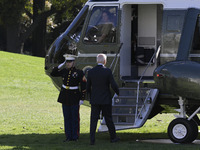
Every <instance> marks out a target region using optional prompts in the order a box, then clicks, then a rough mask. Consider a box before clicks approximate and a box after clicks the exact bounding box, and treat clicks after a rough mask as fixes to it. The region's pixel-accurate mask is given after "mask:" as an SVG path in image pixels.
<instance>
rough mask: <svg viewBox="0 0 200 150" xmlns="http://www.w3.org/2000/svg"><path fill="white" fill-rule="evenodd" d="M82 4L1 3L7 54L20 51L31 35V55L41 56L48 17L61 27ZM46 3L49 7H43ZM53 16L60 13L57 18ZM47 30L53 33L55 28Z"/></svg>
mask: <svg viewBox="0 0 200 150" xmlns="http://www.w3.org/2000/svg"><path fill="white" fill-rule="evenodd" d="M11 1H12V2H11ZM85 1H86V0H81V1H74V0H62V1H60V0H29V1H27V0H10V1H8V0H1V1H0V20H2V22H3V23H2V24H3V25H4V27H5V28H6V31H7V40H6V41H7V46H6V49H7V51H10V52H15V53H20V52H22V51H23V44H24V42H25V41H26V39H28V38H29V37H30V36H31V35H32V37H31V38H32V42H33V43H32V45H34V49H33V50H32V53H33V55H35V56H44V54H45V49H46V47H45V41H46V40H45V35H46V20H47V18H48V17H49V16H51V18H53V19H52V21H53V24H57V27H59V26H62V24H64V23H66V22H70V21H71V20H72V19H73V18H74V17H75V15H76V14H77V13H78V12H79V11H80V8H81V7H82V4H83V3H84V2H85ZM47 3H48V4H51V6H50V7H46V4H47ZM56 14H59V17H58V18H57V15H56ZM60 16H61V17H60ZM24 18H27V19H24ZM67 24H69V23H67ZM48 31H50V32H52V31H55V29H52V28H49V29H48Z"/></svg>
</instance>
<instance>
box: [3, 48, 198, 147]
mask: <svg viewBox="0 0 200 150" xmlns="http://www.w3.org/2000/svg"><path fill="white" fill-rule="evenodd" d="M0 72H1V73H0V149H2V150H8V149H14V150H62V149H63V150H65V149H66V150H76V149H77V150H86V149H87V150H88V149H93V150H97V149H105V150H107V149H109V150H110V149H120V150H121V149H125V150H129V149H137V150H147V149H162V150H171V149H173V150H186V149H187V150H189V149H190V150H191V149H194V150H198V149H199V150H200V145H195V144H187V145H186V144H185V145H181V144H153V143H145V142H141V140H143V139H157V138H168V137H167V133H166V132H167V127H168V124H169V123H170V121H171V120H172V119H173V115H172V114H163V115H157V116H156V117H154V118H153V119H151V120H148V121H147V122H146V123H145V125H144V126H143V127H142V128H140V129H131V130H122V131H117V134H118V136H119V137H120V138H121V141H120V142H119V143H116V144H112V143H110V142H109V135H108V133H107V132H106V133H97V134H96V144H95V145H94V146H90V145H89V124H90V122H89V118H90V107H88V106H84V105H82V106H81V107H80V115H81V128H80V132H81V135H80V140H79V141H78V142H76V143H75V142H69V143H63V142H62V141H63V140H64V138H65V136H64V130H63V116H62V110H61V105H60V104H59V103H57V102H56V101H57V96H58V94H59V91H58V90H57V89H56V88H55V87H54V86H53V84H52V82H51V80H50V78H49V77H48V76H47V75H45V72H44V58H38V57H32V56H26V55H20V54H13V53H8V52H3V51H0Z"/></svg>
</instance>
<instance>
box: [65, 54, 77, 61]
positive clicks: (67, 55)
mask: <svg viewBox="0 0 200 150" xmlns="http://www.w3.org/2000/svg"><path fill="white" fill-rule="evenodd" d="M63 57H65V60H75V57H76V56H75V55H70V54H64V55H63Z"/></svg>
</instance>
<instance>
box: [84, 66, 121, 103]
mask: <svg viewBox="0 0 200 150" xmlns="http://www.w3.org/2000/svg"><path fill="white" fill-rule="evenodd" d="M110 85H111V87H112V89H113V90H114V91H115V93H116V94H117V95H119V89H118V86H117V84H116V82H115V80H114V78H113V75H112V71H111V70H110V69H109V68H106V67H104V66H102V65H97V66H96V67H94V68H92V69H91V70H89V71H88V78H87V92H88V94H90V104H101V105H102V104H112V95H111V92H110Z"/></svg>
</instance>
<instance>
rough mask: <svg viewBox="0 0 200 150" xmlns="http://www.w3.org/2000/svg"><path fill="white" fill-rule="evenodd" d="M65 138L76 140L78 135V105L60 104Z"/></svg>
mask: <svg viewBox="0 0 200 150" xmlns="http://www.w3.org/2000/svg"><path fill="white" fill-rule="evenodd" d="M62 109H63V117H64V127H65V135H66V139H69V140H76V139H78V137H79V122H80V118H79V105H70V106H69V105H65V104H62Z"/></svg>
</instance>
